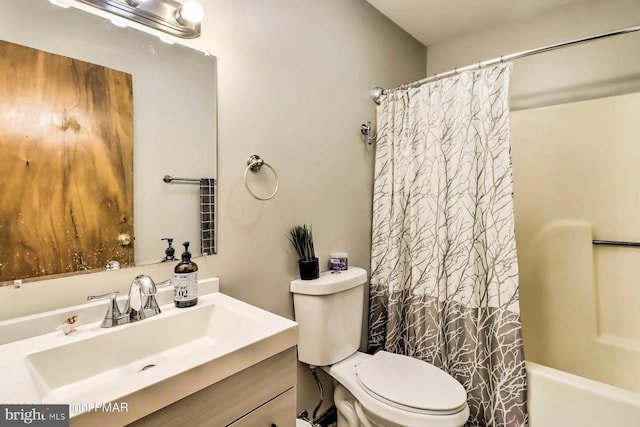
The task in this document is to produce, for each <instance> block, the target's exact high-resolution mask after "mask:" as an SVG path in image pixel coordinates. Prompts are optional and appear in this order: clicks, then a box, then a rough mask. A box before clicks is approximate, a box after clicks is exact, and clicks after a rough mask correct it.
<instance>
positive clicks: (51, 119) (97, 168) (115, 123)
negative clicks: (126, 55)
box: [0, 41, 133, 281]
mask: <svg viewBox="0 0 640 427" xmlns="http://www.w3.org/2000/svg"><path fill="white" fill-rule="evenodd" d="M0 76H2V77H3V78H0V99H1V100H2V102H1V103H0V129H2V132H0V170H1V171H3V174H4V177H3V179H2V180H1V181H0V194H3V195H5V197H2V199H0V218H1V219H2V220H1V221H0V241H2V245H0V259H2V260H11V261H10V262H4V263H1V264H0V281H7V280H14V279H20V278H28V277H36V276H42V275H50V274H59V273H68V272H73V271H82V270H91V269H96V268H100V267H103V266H105V265H106V264H107V263H108V262H109V261H114V260H115V261H118V262H119V263H120V264H121V265H123V266H126V265H128V264H129V263H130V260H131V259H132V256H131V251H132V249H133V248H132V247H130V246H121V245H120V244H119V238H118V237H119V236H121V235H123V236H124V235H126V236H131V235H133V92H132V80H131V75H130V74H128V73H124V72H121V71H117V70H114V69H111V68H107V67H102V66H99V65H95V64H90V63H88V62H84V61H79V60H75V59H72V58H68V57H65V56H61V55H54V54H50V53H47V52H44V51H41V50H37V49H32V48H29V47H25V46H21V45H18V44H14V43H9V42H4V41H0Z"/></svg>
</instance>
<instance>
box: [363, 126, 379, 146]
mask: <svg viewBox="0 0 640 427" xmlns="http://www.w3.org/2000/svg"><path fill="white" fill-rule="evenodd" d="M360 133H361V134H362V135H364V137H365V141H366V142H367V144H368V145H371V144H373V143H374V142H375V141H376V138H377V137H378V134H377V132H373V130H372V129H371V122H367V123H363V124H362V125H361V126H360Z"/></svg>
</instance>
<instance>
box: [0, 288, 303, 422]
mask: <svg viewBox="0 0 640 427" xmlns="http://www.w3.org/2000/svg"><path fill="white" fill-rule="evenodd" d="M161 309H162V313H160V314H159V315H157V316H154V317H151V318H148V319H144V320H141V321H138V322H135V323H130V324H126V325H122V326H116V327H113V328H101V327H100V322H99V321H96V322H93V323H91V324H87V325H81V326H80V327H79V329H78V330H77V331H76V332H73V333H72V334H70V335H64V334H63V333H62V332H53V333H49V334H45V335H40V336H36V337H31V338H28V339H24V340H20V341H17V342H14V343H10V344H5V345H2V346H0V360H2V362H0V378H1V379H2V381H1V382H2V383H3V387H2V389H3V390H2V391H0V401H2V402H3V403H10V402H16V403H18V402H31V403H51V404H54V403H67V404H71V405H72V411H71V416H72V417H73V416H74V415H78V413H81V412H82V409H80V410H76V411H74V410H73V409H74V408H73V405H77V407H78V408H82V405H84V404H87V405H90V404H93V403H94V402H112V401H116V400H118V399H122V398H123V397H125V396H128V397H127V399H128V400H131V396H132V395H133V394H135V393H137V392H140V391H143V390H145V389H146V388H147V387H150V386H153V385H154V384H158V383H162V382H163V381H166V380H169V379H172V378H180V377H181V375H180V374H185V373H186V374H188V375H187V376H186V377H185V378H187V379H188V380H185V381H183V382H184V384H181V388H180V390H181V393H182V394H183V395H188V394H190V393H193V392H195V391H197V390H198V389H199V388H202V387H204V386H206V385H207V384H204V383H202V384H200V383H199V379H200V378H201V376H202V375H203V374H209V376H210V378H212V379H216V378H217V379H222V378H224V377H225V376H227V375H231V374H233V373H235V372H238V371H240V370H241V369H244V368H246V367H247V366H251V365H252V364H254V363H257V362H259V361H261V360H263V359H265V358H267V357H270V356H271V355H273V354H277V353H278V352H280V351H283V350H285V349H287V348H290V347H292V346H295V345H296V344H297V325H296V323H295V322H293V321H291V320H288V319H285V318H282V317H280V316H277V315H275V314H272V313H269V312H267V311H264V310H261V309H259V308H257V307H254V306H251V305H249V304H246V303H243V302H241V301H238V300H236V299H234V298H231V297H229V296H227V295H224V294H223V293H220V292H214V293H211V294H208V295H203V296H200V297H199V298H198V304H197V305H196V306H194V307H189V308H176V307H174V306H173V304H167V305H164V306H161ZM190 371H193V372H191V373H190V374H189V372H190ZM25 379H26V381H25ZM190 388H192V389H193V388H195V390H192V389H190ZM147 399H148V396H147ZM87 407H90V406H87ZM74 412H75V413H74Z"/></svg>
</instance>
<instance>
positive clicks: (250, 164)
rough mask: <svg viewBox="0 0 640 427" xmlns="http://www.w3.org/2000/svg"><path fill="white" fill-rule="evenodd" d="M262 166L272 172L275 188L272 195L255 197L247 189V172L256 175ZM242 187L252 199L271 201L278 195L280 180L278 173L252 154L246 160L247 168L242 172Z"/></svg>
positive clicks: (249, 189)
mask: <svg viewBox="0 0 640 427" xmlns="http://www.w3.org/2000/svg"><path fill="white" fill-rule="evenodd" d="M262 166H266V167H268V168H269V169H271V172H273V176H275V178H276V187H275V188H274V190H273V193H271V194H270V195H268V196H267V197H260V196H256V194H255V193H254V192H253V191H251V188H249V183H248V182H247V174H248V173H249V171H251V172H253V173H258V172H260V169H261V168H262ZM244 186H245V187H246V188H247V191H248V192H249V194H251V195H252V196H253V198H254V199H257V200H262V201H265V200H271V199H273V198H274V197H275V195H276V194H277V193H278V187H279V186H280V179H279V178H278V173H277V172H276V170H275V169H274V168H273V166H271V165H270V164H269V163H266V162H265V161H264V160H262V158H260V156H258V155H257V154H252V155H250V156H249V159H248V160H247V168H246V169H245V170H244Z"/></svg>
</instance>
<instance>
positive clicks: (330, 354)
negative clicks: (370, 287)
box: [290, 267, 367, 366]
mask: <svg viewBox="0 0 640 427" xmlns="http://www.w3.org/2000/svg"><path fill="white" fill-rule="evenodd" d="M366 282H367V272H366V271H365V270H363V269H362V268H358V267H350V268H349V269H348V270H344V271H341V272H339V273H332V272H331V271H326V272H324V273H321V274H320V277H319V278H318V279H315V280H294V281H292V282H291V286H290V290H291V293H293V307H294V312H295V320H296V322H297V323H298V335H299V336H298V360H300V361H301V362H304V363H308V364H309V365H315V366H327V365H332V364H334V363H336V362H339V361H340V360H343V359H346V358H347V357H349V356H350V355H352V354H353V353H355V352H356V351H358V347H360V337H361V332H362V316H363V311H362V309H363V305H364V304H363V299H364V284H365V283H366Z"/></svg>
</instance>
